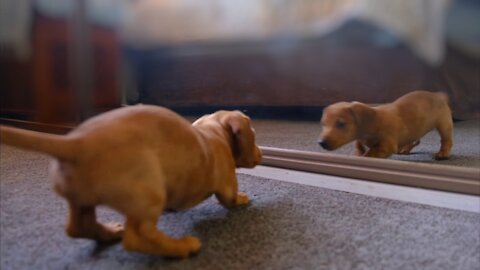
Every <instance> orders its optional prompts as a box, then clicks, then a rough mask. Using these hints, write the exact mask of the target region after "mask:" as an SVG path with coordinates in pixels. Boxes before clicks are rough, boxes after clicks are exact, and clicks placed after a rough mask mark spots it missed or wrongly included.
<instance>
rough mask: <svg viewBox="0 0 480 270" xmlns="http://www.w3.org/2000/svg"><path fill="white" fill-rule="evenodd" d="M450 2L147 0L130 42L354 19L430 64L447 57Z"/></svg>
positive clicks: (307, 27)
mask: <svg viewBox="0 0 480 270" xmlns="http://www.w3.org/2000/svg"><path fill="white" fill-rule="evenodd" d="M449 2H450V0H323V1H318V0H296V1H287V0H264V1H259V0H242V1H238V0H203V1H197V0H143V1H138V2H135V3H134V6H133V9H132V11H131V14H130V17H129V20H128V21H127V22H126V26H125V28H124V29H123V30H124V31H123V34H124V38H125V39H126V40H127V41H129V42H131V43H135V44H137V45H139V46H156V45H172V44H178V43H183V42H193V41H243V40H252V39H266V38H271V37H274V36H278V35H288V36H291V37H304V36H312V35H314V36H321V35H324V34H327V33H329V32H331V31H333V30H335V29H337V28H338V27H339V26H341V25H342V24H343V23H345V22H346V21H348V20H351V19H360V20H365V21H368V22H371V23H373V24H374V25H377V26H378V27H380V28H382V29H385V30H387V31H390V32H391V33H393V34H395V35H397V36H398V37H400V38H401V39H403V40H404V41H405V42H406V43H407V44H408V45H410V46H411V48H412V50H413V51H414V52H416V53H417V54H418V55H419V56H420V57H421V58H422V59H424V60H426V61H427V62H428V63H430V64H437V63H439V62H440V61H441V60H442V59H443V55H444V51H445V37H444V36H445V35H444V28H445V26H444V22H445V14H446V11H447V8H448V6H449Z"/></svg>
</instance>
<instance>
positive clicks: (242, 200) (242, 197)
mask: <svg viewBox="0 0 480 270" xmlns="http://www.w3.org/2000/svg"><path fill="white" fill-rule="evenodd" d="M249 202H250V200H249V199H248V196H247V194H246V193H245V192H238V193H237V205H246V204H248V203H249Z"/></svg>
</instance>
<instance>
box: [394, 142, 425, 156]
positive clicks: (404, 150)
mask: <svg viewBox="0 0 480 270" xmlns="http://www.w3.org/2000/svg"><path fill="white" fill-rule="evenodd" d="M419 144H420V140H418V141H414V142H413V143H411V144H408V145H405V146H403V147H402V148H401V149H400V151H398V153H397V154H399V155H410V151H412V149H413V148H414V147H415V146H417V145H419Z"/></svg>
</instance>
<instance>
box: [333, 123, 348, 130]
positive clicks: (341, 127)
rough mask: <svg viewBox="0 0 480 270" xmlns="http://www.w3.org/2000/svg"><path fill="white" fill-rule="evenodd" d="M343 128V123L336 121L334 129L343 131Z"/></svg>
mask: <svg viewBox="0 0 480 270" xmlns="http://www.w3.org/2000/svg"><path fill="white" fill-rule="evenodd" d="M345 126H346V124H345V122H343V121H337V122H336V123H335V127H336V128H339V129H343V128H345Z"/></svg>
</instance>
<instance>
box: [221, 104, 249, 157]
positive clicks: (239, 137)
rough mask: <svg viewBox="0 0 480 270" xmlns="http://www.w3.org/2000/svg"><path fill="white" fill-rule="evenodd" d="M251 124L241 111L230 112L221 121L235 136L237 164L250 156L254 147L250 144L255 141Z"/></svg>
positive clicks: (234, 151) (234, 154)
mask: <svg viewBox="0 0 480 270" xmlns="http://www.w3.org/2000/svg"><path fill="white" fill-rule="evenodd" d="M249 122H250V121H249V119H248V117H247V116H245V115H244V114H243V113H241V112H240V111H234V112H229V113H227V114H226V115H225V116H224V117H222V119H221V124H222V125H223V126H224V127H226V128H227V129H228V130H230V132H231V133H232V134H233V145H232V151H233V156H234V158H235V161H236V162H237V163H238V162H239V161H244V160H245V159H248V156H250V155H249V151H250V148H252V147H250V144H249V142H250V140H253V136H250V135H251V134H250V133H252V132H251V131H250V125H249ZM250 137H252V138H250ZM250 152H251V151H250Z"/></svg>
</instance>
